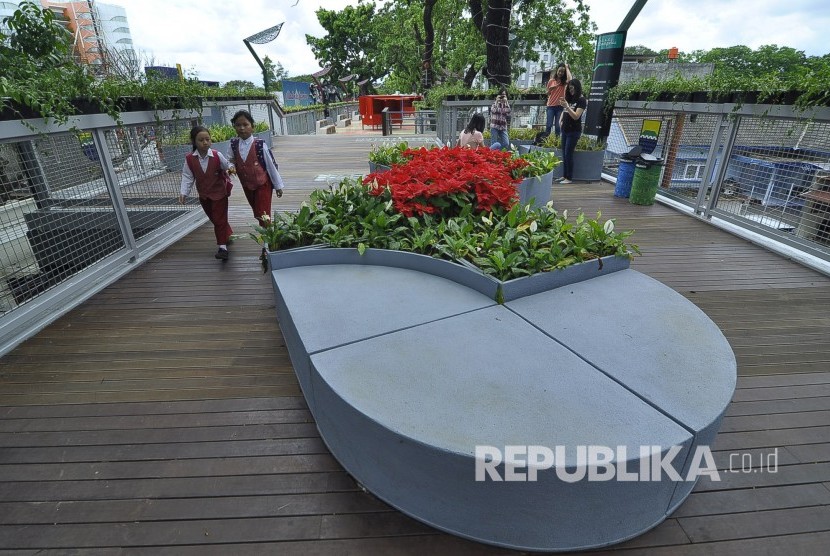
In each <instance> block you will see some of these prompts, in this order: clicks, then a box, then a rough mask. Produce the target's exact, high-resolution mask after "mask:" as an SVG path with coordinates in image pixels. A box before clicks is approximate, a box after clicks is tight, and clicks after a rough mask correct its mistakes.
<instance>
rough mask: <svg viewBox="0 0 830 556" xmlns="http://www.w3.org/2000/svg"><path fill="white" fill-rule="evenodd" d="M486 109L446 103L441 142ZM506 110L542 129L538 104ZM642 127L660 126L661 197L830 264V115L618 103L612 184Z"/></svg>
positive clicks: (514, 124)
mask: <svg viewBox="0 0 830 556" xmlns="http://www.w3.org/2000/svg"><path fill="white" fill-rule="evenodd" d="M491 104H492V103H491V101H489V100H479V101H444V103H443V104H442V106H441V110H440V112H439V115H438V122H439V125H438V137H439V139H440V140H441V141H442V143H443V144H446V145H454V144H455V143H456V142H457V140H458V135H459V133H460V132H461V130H463V129H464V127H465V126H466V125H467V123H468V122H469V120H470V117H472V115H473V114H474V113H476V112H479V113H481V114H483V115H484V117H485V120H487V119H488V118H489V108H490V105H491ZM511 107H512V109H513V118H512V121H511V129H515V128H525V129H527V128H531V129H527V131H528V135H529V136H532V135H533V133H534V132H537V131H540V130H543V129H544V124H545V107H544V102H543V101H539V100H515V101H512V102H511ZM644 120H657V121H659V122H660V124H661V126H660V136H659V137H658V141H657V146H656V148H655V150H654V154H655V155H656V156H658V157H661V158H662V159H663V167H662V170H661V172H662V174H661V177H660V182H661V187H660V188H659V190H658V198H662V199H665V200H667V201H671V202H676V203H679V204H681V205H683V206H685V207H687V208H688V210H690V212H692V213H694V214H697V215H699V216H701V217H702V218H706V219H711V218H713V217H717V218H719V219H721V220H723V221H726V222H728V223H730V224H733V225H736V226H738V227H739V228H742V229H745V230H748V231H751V232H754V233H758V234H760V235H761V236H763V237H767V238H770V239H772V240H774V241H776V242H779V243H782V244H785V245H787V246H790V247H792V248H794V249H796V250H797V251H800V252H803V253H807V254H809V255H812V256H816V257H819V258H821V259H823V260H825V261H830V108H824V107H822V108H813V109H809V110H805V111H799V110H797V109H793V107H791V106H779V105H748V104H747V105H737V104H708V103H672V102H651V101H618V102H617V103H616V106H615V109H614V116H613V118H612V124H611V132H610V135H609V137H608V139H607V149H606V151H605V159H604V165H603V172H604V174H605V175H606V177H608V178H609V179H611V180H612V181H613V180H614V179H615V176H616V173H617V167H618V165H619V162H620V157H621V156H622V155H623V154H626V153H628V152H629V151H630V149H631V148H632V147H633V146H634V145H637V144H638V142H639V139H640V131H641V129H642V126H643V122H644ZM511 135H512V133H511Z"/></svg>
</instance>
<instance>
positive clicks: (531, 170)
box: [514, 149, 561, 178]
mask: <svg viewBox="0 0 830 556" xmlns="http://www.w3.org/2000/svg"><path fill="white" fill-rule="evenodd" d="M514 156H515V157H516V158H520V159H522V160H524V161H525V162H527V165H525V166H522V167H519V168H517V169H516V170H515V171H514V174H515V175H516V176H517V177H521V178H532V177H537V176H543V175H545V174H547V173H548V172H553V170H554V168H556V166H557V165H558V164H559V163H560V162H561V160H559V157H558V156H556V155H555V154H554V153H553V152H552V151H542V150H538V149H536V150H532V151H530V152H527V153H525V154H516V155H514Z"/></svg>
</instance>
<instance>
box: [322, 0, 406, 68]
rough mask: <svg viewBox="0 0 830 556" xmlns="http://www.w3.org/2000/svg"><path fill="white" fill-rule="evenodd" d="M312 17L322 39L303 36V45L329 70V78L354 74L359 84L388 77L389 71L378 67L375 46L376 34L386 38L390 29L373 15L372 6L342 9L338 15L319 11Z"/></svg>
mask: <svg viewBox="0 0 830 556" xmlns="http://www.w3.org/2000/svg"><path fill="white" fill-rule="evenodd" d="M315 13H316V14H317V20H318V21H319V22H320V25H321V26H322V27H323V29H325V30H326V36H324V37H321V38H317V37H312V36H311V35H306V42H307V43H308V45H309V46H310V47H311V51H312V52H313V53H314V56H315V57H316V58H317V60H318V61H319V62H320V65H322V66H330V67H331V69H332V75H334V76H336V77H343V76H346V75H350V74H356V75H357V76H358V78H357V80H358V81H362V80H364V79H370V80H375V79H381V78H383V77H385V76H386V75H388V74H389V71H390V68H389V67H388V66H387V67H384V66H383V64H380V63H378V60H379V59H381V58H382V57H383V56H382V55H381V50H380V47H379V46H378V45H379V44H381V42H382V40H381V37H380V33H379V31H380V30H382V32H383V33H387V34H389V33H390V30H391V28H390V27H388V26H386V25H384V21H382V20H384V19H385V18H383V16H381V15H379V14H377V13H376V11H375V5H374V4H369V3H367V4H358V5H357V6H346V7H345V8H344V9H343V11H341V12H336V11H332V10H326V9H323V8H320V9H318V10H317V11H316V12H315Z"/></svg>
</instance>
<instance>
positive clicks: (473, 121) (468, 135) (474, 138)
mask: <svg viewBox="0 0 830 556" xmlns="http://www.w3.org/2000/svg"><path fill="white" fill-rule="evenodd" d="M483 144H484V116H482V115H481V114H479V113H478V112H476V113H475V114H473V117H472V118H470V123H468V124H467V127H465V128H464V131H462V132H461V135H459V136H458V146H459V147H470V148H472V149H474V148H476V147H480V146H482V145H483Z"/></svg>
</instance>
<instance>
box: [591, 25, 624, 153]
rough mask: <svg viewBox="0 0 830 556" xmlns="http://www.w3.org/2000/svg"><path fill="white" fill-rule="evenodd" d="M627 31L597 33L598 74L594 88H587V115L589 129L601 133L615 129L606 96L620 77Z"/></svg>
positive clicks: (604, 133)
mask: <svg viewBox="0 0 830 556" xmlns="http://www.w3.org/2000/svg"><path fill="white" fill-rule="evenodd" d="M624 49H625V33H624V32H622V33H620V32H615V33H605V34H602V35H597V47H596V56H595V58H594V75H593V79H592V80H591V88H590V90H588V91H586V97H587V98H588V114H587V116H585V133H587V134H588V135H596V136H598V137H608V132H609V131H610V129H611V117H610V114H608V115H607V117H606V114H605V110H604V107H605V98H606V97H607V96H608V89H610V88H611V87H613V86H614V85H616V84H617V82H618V81H619V80H620V69H622V59H623V50H624Z"/></svg>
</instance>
